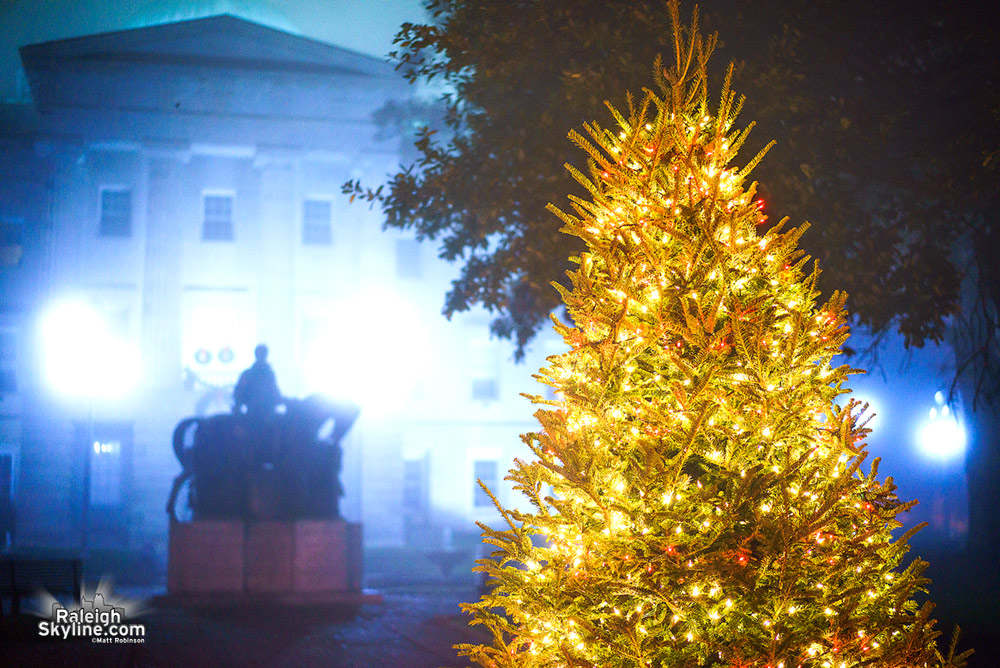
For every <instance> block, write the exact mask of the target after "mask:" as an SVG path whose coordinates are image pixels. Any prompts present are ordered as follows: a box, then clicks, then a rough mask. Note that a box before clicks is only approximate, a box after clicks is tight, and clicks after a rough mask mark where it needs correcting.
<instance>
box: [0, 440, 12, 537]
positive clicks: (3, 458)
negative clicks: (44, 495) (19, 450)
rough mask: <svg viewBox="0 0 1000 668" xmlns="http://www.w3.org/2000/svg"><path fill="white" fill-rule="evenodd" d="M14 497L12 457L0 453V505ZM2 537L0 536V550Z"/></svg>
mask: <svg viewBox="0 0 1000 668" xmlns="http://www.w3.org/2000/svg"><path fill="white" fill-rule="evenodd" d="M12 496H14V455H12V454H9V453H6V452H0V503H3V499H9V498H11V497H12ZM3 539H4V537H3V536H2V535H0V549H3Z"/></svg>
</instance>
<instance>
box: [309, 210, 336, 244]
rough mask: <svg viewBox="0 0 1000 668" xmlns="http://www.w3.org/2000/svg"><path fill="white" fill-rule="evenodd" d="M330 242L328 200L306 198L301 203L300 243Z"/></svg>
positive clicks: (331, 240) (331, 239)
mask: <svg viewBox="0 0 1000 668" xmlns="http://www.w3.org/2000/svg"><path fill="white" fill-rule="evenodd" d="M332 242H333V238H332V234H331V231H330V202H329V200H322V199H307V200H306V201H304V202H303V203H302V243H303V244H305V245H306V246H329V245H330V244H331V243H332Z"/></svg>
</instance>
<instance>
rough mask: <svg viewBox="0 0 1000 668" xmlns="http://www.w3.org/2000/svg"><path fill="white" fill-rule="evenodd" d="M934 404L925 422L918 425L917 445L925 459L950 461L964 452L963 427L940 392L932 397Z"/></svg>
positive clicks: (964, 438)
mask: <svg viewBox="0 0 1000 668" xmlns="http://www.w3.org/2000/svg"><path fill="white" fill-rule="evenodd" d="M934 402H935V403H936V404H937V405H936V406H934V407H932V408H931V409H930V410H929V411H928V412H927V420H925V421H924V422H923V424H921V425H920V428H919V433H918V435H917V445H918V447H919V448H920V451H921V452H922V453H923V454H924V455H925V456H927V457H931V458H933V459H940V460H945V459H952V458H954V457H957V456H959V455H961V454H962V453H964V452H965V444H966V434H965V427H963V426H962V423H961V422H959V420H958V418H957V416H956V415H955V413H954V411H952V410H951V409H950V408H949V407H948V405H947V404H945V397H944V395H943V394H942V393H941V392H938V393H936V394H935V395H934Z"/></svg>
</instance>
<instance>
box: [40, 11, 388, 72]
mask: <svg viewBox="0 0 1000 668" xmlns="http://www.w3.org/2000/svg"><path fill="white" fill-rule="evenodd" d="M21 58H22V60H23V61H24V66H25V70H26V71H27V72H28V74H29V78H30V75H31V74H32V71H33V70H38V69H48V68H50V67H53V66H56V65H58V66H59V67H62V68H65V67H66V66H68V65H71V64H76V66H77V67H82V68H86V66H87V65H92V66H96V65H98V64H100V63H107V64H127V63H146V64H163V65H171V64H180V65H194V66H199V67H211V66H213V65H215V66H221V67H227V68H228V67H237V68H248V69H259V70H268V69H276V70H289V71H315V72H325V73H329V74H334V73H340V74H347V75H354V76H361V77H374V78H394V73H393V68H392V66H391V65H389V64H387V63H386V62H384V61H382V60H380V59H378V58H373V57H371V56H367V55H364V54H360V53H356V52H354V51H349V50H347V49H343V48H340V47H337V46H333V45H332V44H325V43H323V42H319V41H316V40H312V39H309V38H306V37H301V36H299V35H293V34H291V33H288V32H284V31H281V30H276V29H274V28H269V27H267V26H264V25H260V24H258V23H254V22H252V21H247V20H245V19H241V18H238V17H236V16H232V15H229V14H222V15H218V16H209V17H205V18H199V19H191V20H187V21H178V22H175V23H164V24H160V25H154V26H148V27H145V28H135V29H132V30H119V31H114V32H108V33H100V34H97V35H87V36H84V37H77V38H71V39H62V40H56V41H52V42H42V43H40V44H32V45H28V46H24V47H22V48H21Z"/></svg>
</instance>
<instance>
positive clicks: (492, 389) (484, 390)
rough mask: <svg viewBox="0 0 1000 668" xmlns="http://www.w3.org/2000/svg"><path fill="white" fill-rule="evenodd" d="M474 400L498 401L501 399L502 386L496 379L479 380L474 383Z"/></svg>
mask: <svg viewBox="0 0 1000 668" xmlns="http://www.w3.org/2000/svg"><path fill="white" fill-rule="evenodd" d="M472 398H473V399H474V400H476V401H496V400H497V399H499V398H500V384H499V383H498V382H497V379H496V378H477V379H475V380H473V381H472Z"/></svg>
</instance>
